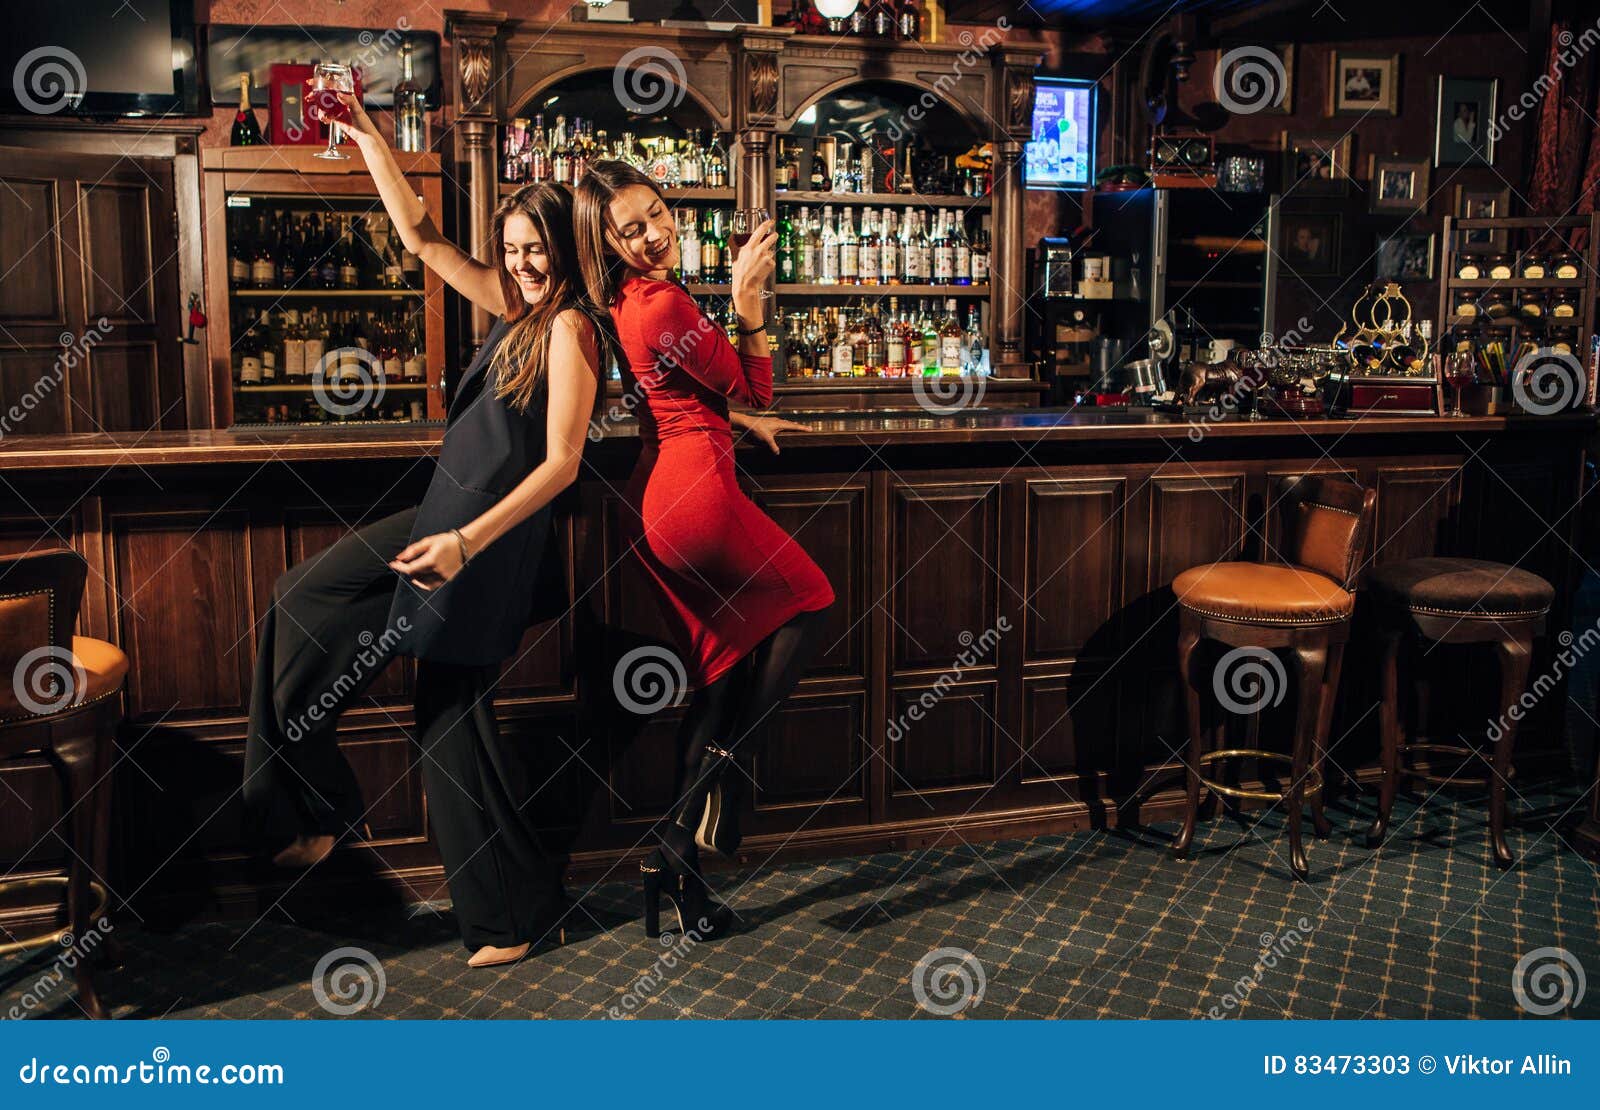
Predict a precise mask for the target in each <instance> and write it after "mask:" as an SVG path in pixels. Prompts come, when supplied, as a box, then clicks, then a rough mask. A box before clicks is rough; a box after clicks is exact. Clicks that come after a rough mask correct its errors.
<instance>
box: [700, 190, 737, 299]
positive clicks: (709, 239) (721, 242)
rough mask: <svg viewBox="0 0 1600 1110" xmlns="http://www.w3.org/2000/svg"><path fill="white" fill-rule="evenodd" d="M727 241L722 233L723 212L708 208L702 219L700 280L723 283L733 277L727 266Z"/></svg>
mask: <svg viewBox="0 0 1600 1110" xmlns="http://www.w3.org/2000/svg"><path fill="white" fill-rule="evenodd" d="M726 248H727V241H726V239H725V237H724V236H723V234H722V212H721V210H720V209H716V208H707V209H706V210H705V214H704V215H703V216H702V217H701V219H700V280H701V281H704V282H707V283H709V284H712V285H721V284H723V283H724V282H726V281H727V280H728V279H729V278H730V277H731V267H729V266H727V265H726V264H725V263H726V260H727V251H726Z"/></svg>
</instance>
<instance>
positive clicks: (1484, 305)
mask: <svg viewBox="0 0 1600 1110" xmlns="http://www.w3.org/2000/svg"><path fill="white" fill-rule="evenodd" d="M1478 314H1479V315H1480V316H1482V317H1484V318H1485V319H1487V320H1505V319H1509V318H1510V316H1511V294H1510V293H1508V292H1506V291H1505V290H1504V289H1486V290H1484V292H1483V294H1482V295H1481V296H1480V297H1479V298H1478Z"/></svg>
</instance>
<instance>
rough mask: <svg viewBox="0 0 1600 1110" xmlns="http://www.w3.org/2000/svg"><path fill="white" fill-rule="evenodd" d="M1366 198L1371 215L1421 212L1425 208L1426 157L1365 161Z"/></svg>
mask: <svg viewBox="0 0 1600 1110" xmlns="http://www.w3.org/2000/svg"><path fill="white" fill-rule="evenodd" d="M1367 195H1368V197H1369V207H1370V208H1371V209H1372V211H1374V212H1398V213H1401V214H1409V213H1412V212H1421V211H1423V210H1425V209H1426V208H1427V207H1428V160H1427V159H1426V158H1379V157H1378V156H1377V155H1376V154H1374V155H1372V156H1371V157H1370V158H1368V159H1367Z"/></svg>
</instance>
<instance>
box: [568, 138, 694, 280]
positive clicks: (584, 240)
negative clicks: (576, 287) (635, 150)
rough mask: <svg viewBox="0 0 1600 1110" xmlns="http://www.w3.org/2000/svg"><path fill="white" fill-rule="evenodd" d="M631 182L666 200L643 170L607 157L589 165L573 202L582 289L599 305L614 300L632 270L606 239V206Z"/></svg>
mask: <svg viewBox="0 0 1600 1110" xmlns="http://www.w3.org/2000/svg"><path fill="white" fill-rule="evenodd" d="M631 185H643V186H644V187H645V188H646V189H649V190H650V191H651V192H652V193H654V194H655V195H656V197H657V199H659V200H660V201H661V203H662V204H666V203H667V198H666V197H665V196H663V195H662V193H661V189H660V188H659V187H658V186H657V185H656V183H655V182H654V181H651V180H650V179H649V178H648V177H646V176H645V175H644V174H643V173H642V172H640V171H639V170H637V169H635V168H634V167H632V166H630V165H628V163H626V162H616V161H609V160H608V161H600V162H596V163H594V164H593V165H592V166H590V167H589V172H588V173H586V174H584V177H583V180H582V181H580V182H578V195H577V198H576V199H575V200H574V201H573V204H572V230H573V234H574V235H575V236H576V237H577V240H578V265H579V266H580V268H581V269H582V271H583V285H584V289H585V290H586V291H587V293H588V296H589V300H590V302H591V303H593V304H597V305H600V306H601V307H602V308H608V309H609V308H610V307H611V306H612V305H614V304H616V302H617V294H618V293H619V292H620V291H621V289H622V283H623V282H624V281H626V280H627V279H628V277H629V276H630V275H631V273H632V271H631V270H630V269H629V267H628V264H627V263H625V262H623V261H622V259H620V258H618V257H617V252H616V251H614V250H613V249H612V248H611V244H610V243H609V242H607V240H606V209H607V208H608V207H609V206H610V204H611V199H612V198H613V197H615V196H616V195H617V194H618V193H619V192H621V191H622V190H623V189H626V188H628V187H629V186H631ZM669 207H670V206H669Z"/></svg>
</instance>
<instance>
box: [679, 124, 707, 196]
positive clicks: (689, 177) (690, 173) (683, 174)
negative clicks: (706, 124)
mask: <svg viewBox="0 0 1600 1110" xmlns="http://www.w3.org/2000/svg"><path fill="white" fill-rule="evenodd" d="M678 180H679V181H681V182H682V183H683V187H684V188H685V189H693V188H698V187H699V185H700V183H701V182H702V181H704V180H705V162H704V153H703V151H702V149H701V147H700V132H698V131H691V132H689V141H688V143H687V144H685V146H684V148H683V154H682V156H681V157H680V158H679V159H678Z"/></svg>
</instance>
